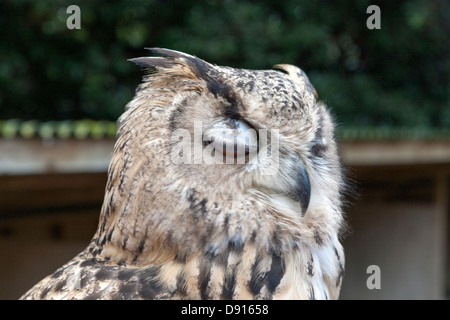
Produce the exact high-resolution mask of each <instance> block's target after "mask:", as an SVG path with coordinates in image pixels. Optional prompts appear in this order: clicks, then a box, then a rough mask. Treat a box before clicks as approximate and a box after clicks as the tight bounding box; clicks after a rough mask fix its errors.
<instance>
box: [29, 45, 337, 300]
mask: <svg viewBox="0 0 450 320" xmlns="http://www.w3.org/2000/svg"><path fill="white" fill-rule="evenodd" d="M151 50H152V52H153V54H152V55H151V56H149V57H141V58H135V59H131V61H132V62H134V63H136V64H137V65H138V66H139V67H141V68H142V69H143V72H144V76H143V81H142V83H141V84H140V85H139V86H138V87H137V89H136V93H135V96H134V98H133V99H132V100H131V102H129V103H128V104H127V105H126V107H125V111H124V113H123V114H122V115H121V117H120V118H119V120H118V132H117V139H116V143H115V146H114V151H113V154H112V157H111V161H110V165H109V168H108V179H107V184H106V187H105V196H104V202H103V206H102V209H101V212H100V219H99V224H98V228H97V231H96V233H95V234H94V236H93V238H92V240H91V241H90V243H89V244H88V246H87V247H86V249H85V250H84V251H82V252H81V253H80V254H78V255H77V256H76V257H74V258H73V259H72V260H71V261H69V262H68V263H66V264H65V265H63V266H62V267H61V268H59V269H58V270H56V271H55V272H54V273H53V274H51V275H49V276H47V277H46V278H44V279H43V280H41V281H40V282H39V283H38V284H36V285H35V286H34V287H32V288H31V289H30V290H29V291H28V292H26V293H25V294H24V295H23V296H22V297H21V299H337V298H338V296H339V291H340V287H341V283H342V278H343V274H344V253H343V248H342V245H341V244H340V240H339V237H340V233H341V231H342V228H343V226H344V223H343V221H344V218H343V210H342V202H343V197H342V191H343V188H344V185H345V184H344V182H343V181H344V178H343V173H342V172H343V170H342V167H341V165H340V160H339V157H338V154H337V146H336V142H335V139H334V124H333V119H332V117H331V115H330V112H329V111H328V110H327V107H326V106H325V105H324V104H323V103H322V102H320V101H319V100H318V96H317V93H316V91H315V89H314V87H313V86H312V85H311V83H310V81H309V79H308V77H307V76H306V74H305V73H304V72H303V71H302V70H301V69H300V68H298V67H295V66H293V65H288V64H280V65H276V66H274V67H273V69H271V70H247V69H236V68H231V67H224V66H217V65H215V64H211V63H208V62H206V61H204V60H202V59H200V58H197V57H195V56H192V55H189V54H185V53H182V52H178V51H174V50H168V49H161V48H154V49H151Z"/></svg>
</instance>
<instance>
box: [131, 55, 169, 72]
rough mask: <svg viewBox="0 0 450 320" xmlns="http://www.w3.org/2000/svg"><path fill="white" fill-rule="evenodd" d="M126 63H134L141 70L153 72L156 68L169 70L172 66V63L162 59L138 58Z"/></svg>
mask: <svg viewBox="0 0 450 320" xmlns="http://www.w3.org/2000/svg"><path fill="white" fill-rule="evenodd" d="M128 61H131V62H134V63H135V64H136V65H137V66H138V67H141V68H142V69H150V70H153V71H154V70H156V69H157V68H170V67H172V66H173V61H171V60H168V59H166V58H163V57H140V58H133V59H128Z"/></svg>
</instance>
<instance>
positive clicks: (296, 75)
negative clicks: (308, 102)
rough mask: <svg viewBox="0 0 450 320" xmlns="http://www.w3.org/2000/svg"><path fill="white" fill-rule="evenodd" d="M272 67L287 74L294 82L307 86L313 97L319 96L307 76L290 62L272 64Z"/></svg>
mask: <svg viewBox="0 0 450 320" xmlns="http://www.w3.org/2000/svg"><path fill="white" fill-rule="evenodd" d="M272 68H273V69H274V70H277V71H280V72H283V73H285V74H287V75H288V76H289V77H290V78H291V79H292V80H293V81H294V82H295V83H297V84H299V85H301V86H306V87H307V88H309V90H310V91H311V92H312V93H313V94H314V97H315V98H316V99H317V98H318V97H319V95H318V94H317V91H316V89H315V88H314V86H313V85H312V84H311V82H310V81H309V78H308V76H307V75H306V73H305V72H304V71H303V70H302V69H300V68H299V67H296V66H293V65H291V64H277V65H274V66H273V67H272Z"/></svg>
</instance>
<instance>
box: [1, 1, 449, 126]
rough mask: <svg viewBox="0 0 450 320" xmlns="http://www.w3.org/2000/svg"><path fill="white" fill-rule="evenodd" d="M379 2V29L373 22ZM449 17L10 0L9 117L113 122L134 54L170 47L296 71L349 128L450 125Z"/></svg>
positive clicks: (423, 10)
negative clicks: (71, 9)
mask: <svg viewBox="0 0 450 320" xmlns="http://www.w3.org/2000/svg"><path fill="white" fill-rule="evenodd" d="M72 4H75V5H78V6H79V7H80V9H81V29H80V30H69V29H68V28H67V27H66V19H67V18H68V17H69V15H70V14H68V13H66V8H67V7H68V6H69V5H72ZM370 4H377V5H379V7H380V8H381V30H369V29H368V28H367V27H366V20H367V18H368V17H369V14H367V13H366V9H367V7H368V6H369V5H370ZM449 17H450V1H448V0H408V1H365V0H345V1H331V0H330V1H327V0H315V1H311V0H304V1H292V0H284V1H278V0H270V1H269V0H265V1H264V0H263V1H242V0H241V1H233V0H209V1H195V0H191V1H190V0H173V1H162V0H159V1H157V0H147V1H143V0H117V1H104V0H95V1H76V0H71V1H63V0H39V1H32V0H2V1H1V2H0V29H1V30H2V32H1V36H0V119H10V118H19V119H22V120H32V119H37V120H41V121H50V120H68V119H72V120H78V119H83V118H89V119H93V120H113V121H114V120H116V119H117V117H118V116H119V115H120V114H121V113H122V111H123V108H124V105H125V104H126V103H127V102H128V101H129V100H130V99H131V98H132V96H133V94H134V90H135V87H136V85H137V84H138V83H139V82H140V79H141V75H140V71H139V70H138V68H137V67H135V66H134V65H133V64H132V63H130V62H128V61H127V59H129V58H133V57H137V56H144V55H148V54H149V53H148V51H146V50H144V47H166V48H171V49H175V50H180V51H184V52H187V53H190V54H194V55H197V56H199V57H201V58H203V59H205V60H207V61H209V62H213V63H216V64H219V65H229V66H233V67H241V68H256V69H266V68H270V67H271V66H272V65H274V64H278V63H290V64H295V65H298V66H300V67H301V68H302V69H303V70H304V71H305V72H306V73H307V74H308V75H309V77H310V80H311V81H312V83H313V84H314V86H315V87H316V89H317V91H318V92H319V96H320V98H321V99H322V100H324V101H325V102H326V103H327V104H328V105H329V106H330V108H331V109H332V111H333V113H334V114H335V115H336V118H337V119H338V121H339V123H340V124H342V125H343V126H344V127H345V126H348V127H373V126H377V127H386V128H392V127H414V128H449V127H450V99H449V96H450V95H449V93H450V54H449V52H450V51H449V50H450V49H449V48H450V19H449ZM31 128H32V126H31V125H27V126H25V127H23V129H22V130H23V134H24V135H27V134H30V132H31ZM42 128H43V129H42V130H44V129H45V127H42ZM80 130H81V129H80ZM63 131H64V130H63ZM81 131H82V130H81ZM81 131H80V132H81Z"/></svg>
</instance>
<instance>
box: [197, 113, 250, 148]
mask: <svg viewBox="0 0 450 320" xmlns="http://www.w3.org/2000/svg"><path fill="white" fill-rule="evenodd" d="M203 140H204V141H211V143H210V145H211V146H212V147H213V148H214V149H215V150H216V151H217V152H219V153H221V154H223V155H225V156H234V157H240V156H245V155H247V154H249V153H253V152H256V151H257V150H258V135H257V133H256V130H255V129H253V128H252V127H251V126H250V125H249V124H247V123H246V122H245V121H243V120H236V119H225V120H220V121H216V122H214V123H213V124H211V125H210V126H209V127H208V128H207V129H206V130H205V132H204V134H203Z"/></svg>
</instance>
